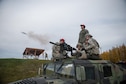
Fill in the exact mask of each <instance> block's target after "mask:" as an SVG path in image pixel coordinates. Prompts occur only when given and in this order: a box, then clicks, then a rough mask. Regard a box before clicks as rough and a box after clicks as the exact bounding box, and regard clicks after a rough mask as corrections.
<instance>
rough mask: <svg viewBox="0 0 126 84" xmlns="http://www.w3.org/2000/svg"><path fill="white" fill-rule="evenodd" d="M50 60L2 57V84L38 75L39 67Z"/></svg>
mask: <svg viewBox="0 0 126 84" xmlns="http://www.w3.org/2000/svg"><path fill="white" fill-rule="evenodd" d="M46 62H49V61H48V60H35V59H0V84H7V83H9V82H13V81H17V80H20V79H24V78H29V77H33V76H37V72H38V68H39V67H41V65H42V63H46Z"/></svg>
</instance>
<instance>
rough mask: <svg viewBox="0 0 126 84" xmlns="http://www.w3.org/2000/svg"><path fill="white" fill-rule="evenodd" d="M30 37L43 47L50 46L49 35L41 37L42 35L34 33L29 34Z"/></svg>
mask: <svg viewBox="0 0 126 84" xmlns="http://www.w3.org/2000/svg"><path fill="white" fill-rule="evenodd" d="M28 36H29V37H30V38H32V39H34V40H37V41H38V42H40V44H41V45H45V44H48V42H49V36H47V35H41V34H35V33H34V32H29V33H28Z"/></svg>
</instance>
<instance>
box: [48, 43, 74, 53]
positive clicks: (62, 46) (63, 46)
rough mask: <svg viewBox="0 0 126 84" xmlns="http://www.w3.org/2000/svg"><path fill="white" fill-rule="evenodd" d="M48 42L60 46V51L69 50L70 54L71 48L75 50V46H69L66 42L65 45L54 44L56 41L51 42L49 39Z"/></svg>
mask: <svg viewBox="0 0 126 84" xmlns="http://www.w3.org/2000/svg"><path fill="white" fill-rule="evenodd" d="M49 43H51V44H53V45H57V46H60V53H62V52H63V51H64V50H66V51H70V52H71V54H72V53H73V50H76V48H73V47H71V46H70V45H68V44H66V43H65V45H64V44H56V43H54V42H51V41H50V42H49Z"/></svg>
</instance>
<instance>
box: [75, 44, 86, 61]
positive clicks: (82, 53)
mask: <svg viewBox="0 0 126 84" xmlns="http://www.w3.org/2000/svg"><path fill="white" fill-rule="evenodd" d="M76 48H77V50H76V52H75V53H73V56H76V58H78V59H86V58H87V55H86V53H85V50H82V49H83V45H82V44H81V43H78V44H77V46H76Z"/></svg>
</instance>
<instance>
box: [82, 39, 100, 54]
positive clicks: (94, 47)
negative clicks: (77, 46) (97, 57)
mask: <svg viewBox="0 0 126 84" xmlns="http://www.w3.org/2000/svg"><path fill="white" fill-rule="evenodd" d="M83 46H84V48H85V50H86V52H87V53H88V54H89V55H92V54H99V44H98V42H97V41H96V40H95V39H93V38H90V39H89V40H88V41H87V43H84V44H83Z"/></svg>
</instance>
